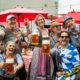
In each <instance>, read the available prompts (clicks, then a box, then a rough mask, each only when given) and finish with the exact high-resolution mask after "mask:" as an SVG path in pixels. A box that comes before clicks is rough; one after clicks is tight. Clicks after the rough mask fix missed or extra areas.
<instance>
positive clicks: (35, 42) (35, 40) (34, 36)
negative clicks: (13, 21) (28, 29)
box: [31, 31, 39, 45]
mask: <svg viewBox="0 0 80 80" xmlns="http://www.w3.org/2000/svg"><path fill="white" fill-rule="evenodd" d="M31 44H32V45H38V44H39V33H38V32H36V31H35V32H32V34H31Z"/></svg>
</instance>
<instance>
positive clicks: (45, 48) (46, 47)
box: [42, 40, 50, 54]
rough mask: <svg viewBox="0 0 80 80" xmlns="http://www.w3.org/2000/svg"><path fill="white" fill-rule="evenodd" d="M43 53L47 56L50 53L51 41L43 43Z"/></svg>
mask: <svg viewBox="0 0 80 80" xmlns="http://www.w3.org/2000/svg"><path fill="white" fill-rule="evenodd" d="M42 52H43V53H45V54H49V53H50V41H49V40H43V41H42Z"/></svg>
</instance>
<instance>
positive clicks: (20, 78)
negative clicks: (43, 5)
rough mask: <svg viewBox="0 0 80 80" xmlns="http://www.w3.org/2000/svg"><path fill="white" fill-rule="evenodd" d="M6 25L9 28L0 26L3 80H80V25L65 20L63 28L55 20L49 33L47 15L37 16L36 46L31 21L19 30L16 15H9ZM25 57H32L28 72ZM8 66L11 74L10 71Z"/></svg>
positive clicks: (66, 18)
mask: <svg viewBox="0 0 80 80" xmlns="http://www.w3.org/2000/svg"><path fill="white" fill-rule="evenodd" d="M6 22H7V24H8V25H7V27H4V26H2V25H1V26H0V80H79V79H80V77H79V76H78V75H79V73H80V57H79V53H80V26H79V25H77V24H76V23H75V22H74V19H73V18H72V17H69V16H67V17H65V18H64V23H63V25H62V26H61V25H60V24H59V23H58V22H56V21H52V23H51V25H50V27H51V31H48V29H47V28H45V18H44V16H43V15H41V14H39V15H37V16H36V18H35V24H36V26H37V27H36V29H35V30H34V31H35V32H36V33H38V37H37V39H35V38H34V39H33V40H34V42H35V41H37V40H38V44H36V45H33V44H32V33H33V32H32V31H31V30H30V27H29V26H30V25H29V19H28V18H26V19H24V27H23V29H19V28H16V16H15V15H12V14H11V15H8V16H7V18H6ZM33 27H34V26H33ZM48 42H49V45H48V46H44V47H43V43H48ZM43 49H45V50H43ZM47 51H48V52H47ZM23 55H25V56H31V63H30V66H29V70H26V69H25V68H26V65H27V64H25V61H24V59H23ZM12 62H13V63H12ZM9 64H11V65H12V68H13V71H12V72H11V71H8V69H10V67H8V66H9ZM27 74H28V75H29V76H27Z"/></svg>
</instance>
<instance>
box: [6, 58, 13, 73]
mask: <svg viewBox="0 0 80 80" xmlns="http://www.w3.org/2000/svg"><path fill="white" fill-rule="evenodd" d="M13 64H14V59H13V58H7V59H6V64H5V71H6V73H7V74H12V73H14V66H13Z"/></svg>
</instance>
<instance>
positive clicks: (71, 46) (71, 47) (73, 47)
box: [68, 44, 77, 50]
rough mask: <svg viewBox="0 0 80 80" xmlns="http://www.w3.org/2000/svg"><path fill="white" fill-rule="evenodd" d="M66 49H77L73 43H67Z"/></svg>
mask: <svg viewBox="0 0 80 80" xmlns="http://www.w3.org/2000/svg"><path fill="white" fill-rule="evenodd" d="M68 49H70V50H75V49H77V48H76V47H75V46H74V45H72V44H69V45H68Z"/></svg>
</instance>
